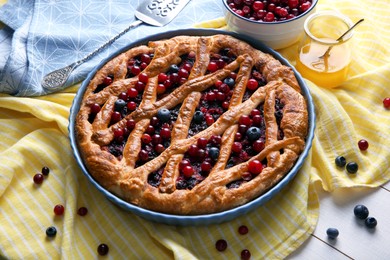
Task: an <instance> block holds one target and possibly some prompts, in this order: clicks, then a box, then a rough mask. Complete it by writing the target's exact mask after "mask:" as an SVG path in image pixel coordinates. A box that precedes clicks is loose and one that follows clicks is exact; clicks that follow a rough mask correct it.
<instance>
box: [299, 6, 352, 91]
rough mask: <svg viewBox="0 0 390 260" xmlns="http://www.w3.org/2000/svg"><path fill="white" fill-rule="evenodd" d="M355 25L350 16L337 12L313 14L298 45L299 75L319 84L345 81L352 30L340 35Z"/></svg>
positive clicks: (338, 83)
mask: <svg viewBox="0 0 390 260" xmlns="http://www.w3.org/2000/svg"><path fill="white" fill-rule="evenodd" d="M352 26H353V23H352V21H351V20H350V19H349V18H348V17H346V16H344V15H342V14H340V13H338V12H335V11H322V12H318V13H315V14H312V15H310V16H309V17H308V18H307V19H306V21H305V24H304V29H305V35H304V37H303V38H302V39H301V41H300V43H299V47H298V56H297V61H296V69H297V70H298V71H299V72H300V74H301V75H302V76H303V77H304V78H306V79H308V80H310V81H312V82H313V83H315V84H316V85H318V86H320V87H325V88H334V87H337V86H339V85H340V84H342V83H343V82H344V81H345V80H346V79H347V76H348V68H349V64H350V61H351V50H352V47H351V46H350V43H351V42H350V39H351V38H352V35H353V32H352V31H350V32H349V33H347V34H346V35H345V36H343V37H342V39H339V38H340V36H342V35H343V34H344V33H345V32H346V31H347V30H348V29H349V28H350V27H352Z"/></svg>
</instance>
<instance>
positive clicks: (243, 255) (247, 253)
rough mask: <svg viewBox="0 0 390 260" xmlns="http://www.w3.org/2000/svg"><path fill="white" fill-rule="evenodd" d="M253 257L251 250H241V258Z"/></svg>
mask: <svg viewBox="0 0 390 260" xmlns="http://www.w3.org/2000/svg"><path fill="white" fill-rule="evenodd" d="M250 258H251V252H250V251H249V250H248V249H244V250H242V251H241V259H242V260H248V259H250Z"/></svg>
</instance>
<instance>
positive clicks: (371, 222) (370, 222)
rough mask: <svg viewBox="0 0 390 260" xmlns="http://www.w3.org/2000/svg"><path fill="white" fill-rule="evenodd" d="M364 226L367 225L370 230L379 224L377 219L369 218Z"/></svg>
mask: <svg viewBox="0 0 390 260" xmlns="http://www.w3.org/2000/svg"><path fill="white" fill-rule="evenodd" d="M364 224H365V225H366V227H368V228H374V227H376V225H377V224H378V222H377V221H376V219H375V218H374V217H368V218H366V220H365V221H364Z"/></svg>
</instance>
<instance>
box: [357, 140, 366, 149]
mask: <svg viewBox="0 0 390 260" xmlns="http://www.w3.org/2000/svg"><path fill="white" fill-rule="evenodd" d="M358 146H359V149H360V150H361V151H365V150H367V149H368V142H367V140H365V139H361V140H359V142H358Z"/></svg>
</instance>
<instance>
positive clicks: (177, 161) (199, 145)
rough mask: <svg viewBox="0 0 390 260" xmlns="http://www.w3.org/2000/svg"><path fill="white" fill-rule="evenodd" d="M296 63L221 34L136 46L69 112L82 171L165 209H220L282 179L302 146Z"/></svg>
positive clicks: (129, 197) (303, 114)
mask: <svg viewBox="0 0 390 260" xmlns="http://www.w3.org/2000/svg"><path fill="white" fill-rule="evenodd" d="M307 129H308V112H307V106H306V102H305V99H304V97H303V96H302V94H301V91H300V86H299V84H298V82H297V80H296V78H295V76H294V73H293V70H292V69H291V68H289V67H287V66H284V65H282V64H281V63H280V62H279V61H278V60H276V59H275V58H273V57H272V56H271V55H269V54H266V53H263V52H261V51H259V50H256V49H254V48H253V47H251V46H250V45H249V44H247V43H245V42H243V41H241V40H238V39H236V38H233V37H231V36H227V35H222V34H221V35H214V36H205V37H198V36H177V37H174V38H171V39H166V40H160V41H155V42H149V43H148V45H147V46H137V47H134V48H132V49H130V50H128V51H126V52H124V53H122V54H120V55H118V56H117V57H115V58H114V59H112V60H111V61H109V62H108V63H106V64H105V65H104V66H103V67H102V68H101V69H100V70H99V71H98V72H97V73H96V75H95V76H94V77H93V79H92V80H91V81H90V82H89V84H88V87H87V88H86V91H85V93H84V97H83V100H82V103H81V106H80V110H79V112H78V115H77V118H76V135H77V141H78V147H79V150H80V153H81V154H82V157H83V160H84V163H85V165H86V167H87V169H88V171H89V173H90V174H91V175H92V176H93V177H94V178H95V179H96V180H97V182H99V183H100V184H101V185H102V186H103V187H105V188H106V189H107V190H109V191H111V192H112V193H114V194H116V195H117V196H118V197H120V198H122V199H124V200H126V201H128V202H130V203H132V204H135V205H138V206H140V207H143V208H145V209H150V210H154V211H158V212H163V213H170V214H179V215H194V214H206V213H214V212H220V211H223V210H227V209H231V208H234V207H236V206H239V205H242V204H245V203H246V202H248V201H251V200H253V199H254V198H256V197H258V196H259V195H261V194H262V193H264V192H265V191H267V190H268V189H269V188H270V187H272V186H273V185H275V184H276V183H277V182H278V181H279V180H280V179H281V178H283V177H284V176H285V175H286V174H287V173H288V172H289V170H290V169H291V168H292V166H293V165H294V163H295V161H296V160H297V158H298V156H299V155H300V153H301V152H302V151H303V149H304V147H305V138H306V135H307Z"/></svg>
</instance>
